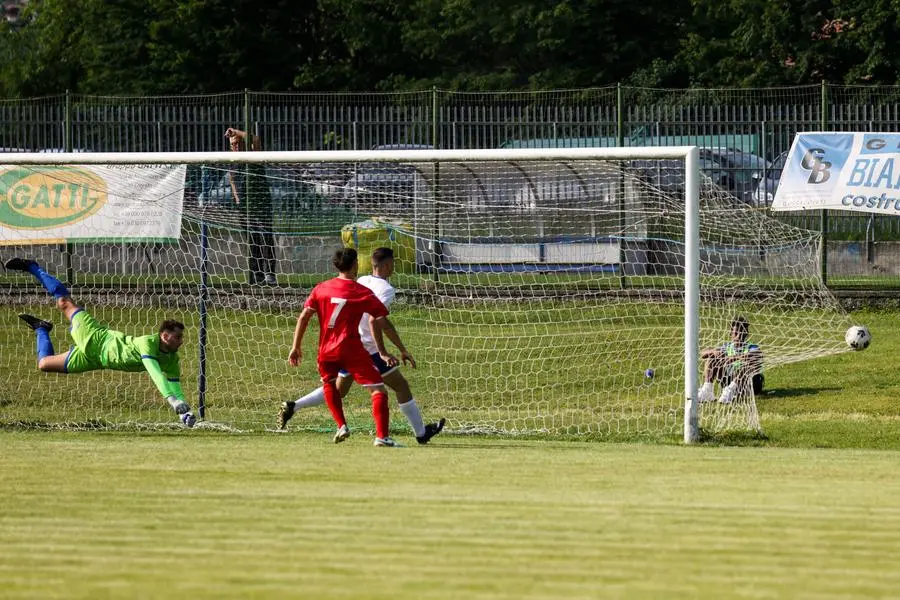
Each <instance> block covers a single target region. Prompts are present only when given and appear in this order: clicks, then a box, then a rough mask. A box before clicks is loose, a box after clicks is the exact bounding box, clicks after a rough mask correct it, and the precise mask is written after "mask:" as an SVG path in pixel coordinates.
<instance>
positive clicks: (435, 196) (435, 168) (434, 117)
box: [431, 85, 442, 283]
mask: <svg viewBox="0 0 900 600" xmlns="http://www.w3.org/2000/svg"><path fill="white" fill-rule="evenodd" d="M438 109H439V107H438V90H437V86H436V85H435V86H431V144H432V146H434V147H435V148H440V147H441V142H440V138H439V137H438V136H439V135H440V126H441V124H440V116H439V115H438ZM431 168H432V173H433V178H432V181H434V184H433V185H432V188H431V195H432V201H433V202H434V225H433V226H434V237H433V238H432V240H431V271H432V273H433V277H434V281H435V283H437V281H438V279H439V278H440V274H439V273H438V268H439V266H440V264H441V253H442V250H441V242H440V239H439V238H440V232H441V208H440V201H439V200H440V189H441V165H440V163H439V162H437V161H435V162H433V163H432V165H431Z"/></svg>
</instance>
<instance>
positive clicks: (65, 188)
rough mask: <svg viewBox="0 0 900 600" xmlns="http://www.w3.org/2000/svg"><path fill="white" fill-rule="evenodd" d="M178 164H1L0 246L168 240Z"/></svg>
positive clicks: (177, 229) (177, 216)
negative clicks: (5, 165)
mask: <svg viewBox="0 0 900 600" xmlns="http://www.w3.org/2000/svg"><path fill="white" fill-rule="evenodd" d="M184 175H185V166H184V165H37V166H31V165H28V166H12V165H10V166H7V167H4V166H2V165H0V245H12V244H16V245H21V244H52V243H86V242H151V241H153V242H174V241H177V240H178V239H179V238H180V237H181V214H182V208H183V204H184Z"/></svg>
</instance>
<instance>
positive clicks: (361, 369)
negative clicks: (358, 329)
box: [343, 347, 397, 446]
mask: <svg viewBox="0 0 900 600" xmlns="http://www.w3.org/2000/svg"><path fill="white" fill-rule="evenodd" d="M343 367H344V368H345V369H346V370H347V371H349V372H350V374H351V375H353V379H354V381H356V383H358V384H359V385H361V386H364V387H365V388H366V389H368V390H369V393H370V394H371V395H372V419H373V420H374V421H375V445H376V446H396V445H397V444H396V443H395V442H394V440H393V439H392V438H391V436H390V424H391V423H390V409H389V408H388V396H387V389H386V388H385V387H384V380H383V379H382V378H381V373H379V372H378V368H377V367H376V366H375V363H374V362H372V357H371V356H369V355H368V354H367V353H366V351H365V350H363V349H362V347H360V349H359V353H356V352H353V353H351V354H350V355H348V356H346V357H345V358H344V364H343Z"/></svg>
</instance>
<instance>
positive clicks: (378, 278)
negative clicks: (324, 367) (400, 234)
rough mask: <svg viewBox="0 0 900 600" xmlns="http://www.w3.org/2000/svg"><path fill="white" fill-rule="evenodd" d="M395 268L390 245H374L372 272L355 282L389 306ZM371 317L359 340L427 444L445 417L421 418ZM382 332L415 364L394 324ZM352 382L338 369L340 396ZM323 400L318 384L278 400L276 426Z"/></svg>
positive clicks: (419, 438) (420, 439)
mask: <svg viewBox="0 0 900 600" xmlns="http://www.w3.org/2000/svg"><path fill="white" fill-rule="evenodd" d="M393 272H394V252H393V250H391V249H390V248H377V249H376V250H375V251H374V252H372V274H371V275H363V276H362V277H360V278H359V279H357V282H358V283H360V284H362V285H364V286H366V287H367V288H369V289H370V290H372V291H373V292H374V293H375V296H377V297H378V299H379V300H381V302H382V304H384V305H385V306H386V307H388V308H390V306H391V303H393V301H394V296H395V295H396V290H395V289H394V286H392V285H391V283H390V281H389V278H390V276H391V275H392V274H393ZM370 321H371V317H370V316H369V315H363V318H362V320H361V321H360V323H359V336H360V339H361V340H362V343H363V346H364V347H365V348H366V351H367V352H368V353H369V354H370V355H371V357H372V362H374V363H375V366H376V367H377V368H378V371H379V372H380V373H381V377H382V378H383V379H384V383H386V384H387V386H388V387H390V388H391V389H392V390H394V393H395V394H396V395H397V402H398V403H399V404H400V411H401V412H402V413H403V414H404V416H406V420H407V421H409V424H410V426H411V427H412V429H413V431H414V432H415V435H416V440H417V441H418V442H419V443H420V444H427V443H428V441H429V440H430V439H431V438H433V437H434V436H436V435H437V434H439V433H440V432H441V430H442V429H443V428H444V423H445V419H443V418H442V419H440V420H439V421H438V422H436V423H428V424H427V425H426V424H425V422H424V421H423V420H422V413H421V412H420V411H419V405H418V404H416V400H415V398H413V395H412V391H411V390H410V389H409V382H408V381H407V380H406V378H405V377H404V376H403V374H402V373H401V372H400V365H399V364H396V365H390V364H388V363H386V362H385V361H384V360H383V359H382V358H381V355H380V354H379V353H378V349H377V347H376V345H375V339H374V338H373V337H372V327H371V323H370ZM384 335H385V336H386V337H387V338H388V339H389V340H390V341H391V342H392V343H393V344H394V345H395V346H396V347H397V350H399V351H400V357H401V360H402V361H403V363H404V364H408V365H410V366H411V367H412V368H414V369H415V368H416V361H415V359H414V358H413V357H412V355H411V354H410V353H409V351H408V350H407V349H406V346H405V345H404V344H403V341H402V340H401V339H400V335H399V334H398V333H397V330H396V329H394V328H393V327H390V328H385V329H384ZM352 384H353V377H351V376H350V374H349V373H345V372H343V371H342V372H341V373H340V375H339V376H338V380H337V388H338V392H340V394H341V398H343V397H344V396H346V395H347V392H348V391H350V386H351V385H352ZM324 402H325V392H324V390H323V388H321V387H320V388H317V389H316V390H314V391H312V392H310V393H309V394H307V395H306V396H303V397H302V398H300V399H298V400H290V401H288V402H283V403H282V404H281V412H280V413H279V415H278V426H279V427H280V428H281V429H284V428H285V426H286V425H287V422H288V421H290V419H291V417H293V416H294V414H295V413H296V412H297V410H298V409H300V408H306V407H309V406H316V405H319V404H323V403H324Z"/></svg>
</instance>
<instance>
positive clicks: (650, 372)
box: [644, 369, 656, 379]
mask: <svg viewBox="0 0 900 600" xmlns="http://www.w3.org/2000/svg"><path fill="white" fill-rule="evenodd" d="M655 375H656V373H655V372H654V371H653V369H647V370H646V371H644V377H646V378H647V379H653V377H654V376H655Z"/></svg>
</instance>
